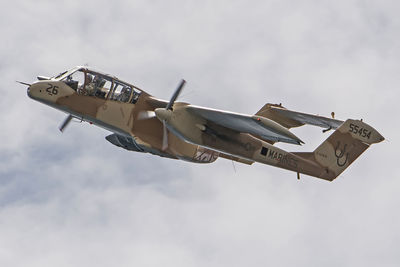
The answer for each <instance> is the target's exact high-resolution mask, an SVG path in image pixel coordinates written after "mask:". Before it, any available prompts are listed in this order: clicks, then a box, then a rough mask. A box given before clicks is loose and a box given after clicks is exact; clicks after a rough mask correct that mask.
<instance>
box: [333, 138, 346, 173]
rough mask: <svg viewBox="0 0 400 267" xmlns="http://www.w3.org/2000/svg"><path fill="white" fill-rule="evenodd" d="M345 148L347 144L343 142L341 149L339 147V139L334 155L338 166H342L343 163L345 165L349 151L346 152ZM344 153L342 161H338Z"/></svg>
mask: <svg viewBox="0 0 400 267" xmlns="http://www.w3.org/2000/svg"><path fill="white" fill-rule="evenodd" d="M346 149H347V144H344V146H343V149H340V141H338V142H337V145H336V147H335V157H336V164H337V165H338V166H339V167H343V166H344V165H346V163H347V160H348V159H349V153H348V152H347V153H346ZM345 153H346V157H345V159H344V162H343V160H342V162H340V161H341V159H342V158H343V157H344V155H345Z"/></svg>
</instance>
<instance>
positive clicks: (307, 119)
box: [256, 104, 343, 129]
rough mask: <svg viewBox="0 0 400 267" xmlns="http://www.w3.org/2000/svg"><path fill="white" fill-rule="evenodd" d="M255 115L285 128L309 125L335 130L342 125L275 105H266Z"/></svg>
mask: <svg viewBox="0 0 400 267" xmlns="http://www.w3.org/2000/svg"><path fill="white" fill-rule="evenodd" d="M256 115H259V116H263V117H266V118H269V119H271V120H273V121H275V122H277V123H279V124H281V125H283V126H285V127H286V128H292V127H298V126H302V125H304V124H309V125H314V126H319V127H322V128H326V129H336V128H338V127H339V126H340V125H342V123H343V121H341V120H336V119H331V118H327V117H323V116H319V115H312V114H307V113H302V112H297V111H293V110H289V109H286V108H284V107H282V106H281V105H275V104H266V105H265V106H264V107H263V108H262V109H260V111H258V112H257V113H256Z"/></svg>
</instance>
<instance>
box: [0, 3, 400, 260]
mask: <svg viewBox="0 0 400 267" xmlns="http://www.w3.org/2000/svg"><path fill="white" fill-rule="evenodd" d="M110 2H111V1H110ZM0 3H1V7H2V11H3V13H2V16H1V17H0V34H1V37H2V41H1V42H0V59H1V60H0V78H1V82H2V85H1V87H0V88H1V89H0V92H1V94H2V95H1V97H0V112H1V113H0V114H1V115H0V123H1V129H2V130H1V131H0V138H1V140H2V142H0V157H1V161H0V266H41V267H42V266H100V267H102V266H268V265H269V266H398V265H399V263H400V254H399V245H400V244H399V243H400V232H399V227H398V225H400V212H399V208H400V195H399V193H398V192H399V189H400V188H399V187H400V181H399V171H400V166H399V164H398V155H397V153H395V152H396V149H399V148H400V144H399V141H398V140H397V137H398V133H399V130H400V127H399V126H398V121H399V119H398V113H397V112H398V110H399V109H398V99H399V97H400V93H399V87H400V75H399V71H400V37H399V36H400V17H399V16H398V11H399V10H400V4H399V2H398V1H394V0H393V1H362V0H343V1H342V0H337V1H317V0H303V1H288V0H287V1H286V0H279V1H273V0H265V1H222V0H221V1H207V0H205V1H178V0H171V1H157V0H152V1H149V0H133V1H124V0H115V1H112V2H111V3H109V1H91V0H88V1H75V0H70V1H50V0H48V1H45V0H39V1H19V0H15V1H5V0H1V1H0ZM83 64H88V65H89V66H91V67H94V68H96V69H98V70H102V71H104V72H108V73H112V74H114V75H116V76H118V77H120V78H121V79H123V80H126V81H129V82H131V83H133V84H135V85H137V86H138V87H140V88H142V89H144V90H146V91H147V92H149V93H151V94H153V95H155V96H158V97H160V98H164V99H168V98H169V97H170V95H171V94H172V92H173V90H174V89H175V87H176V85H177V83H178V82H179V80H180V79H181V78H185V79H186V80H187V81H188V83H187V86H186V87H185V91H184V92H183V97H182V100H185V101H188V102H191V103H193V104H197V105H202V106H208V107H213V108H219V109H226V110H231V111H237V112H242V113H249V114H253V113H255V112H256V111H257V110H258V109H259V108H261V107H262V106H263V105H264V104H265V103H267V102H272V103H283V105H284V106H286V107H288V108H291V109H294V110H298V111H303V112H309V113H315V114H321V115H326V116H329V114H330V112H331V111H335V113H336V115H337V118H339V119H347V118H354V119H359V118H363V119H364V120H365V121H366V122H367V123H369V124H371V125H372V126H374V127H375V128H376V129H377V130H378V131H380V132H381V133H382V135H383V136H385V137H386V139H387V140H386V141H385V142H383V143H381V144H378V145H373V146H372V147H371V148H370V149H369V150H367V151H366V152H365V153H364V154H363V155H362V156H361V157H360V158H359V159H358V160H357V161H356V162H355V163H354V164H353V165H352V166H351V167H350V168H349V169H347V170H346V171H345V172H344V173H343V174H342V175H341V176H340V177H339V178H338V179H337V180H335V181H334V182H332V183H329V182H325V181H321V180H319V179H315V178H311V177H307V176H303V177H302V179H301V180H300V181H297V180H296V174H295V173H292V172H289V171H285V170H280V169H276V168H272V167H270V166H267V165H262V164H254V165H253V166H245V165H240V164H235V166H234V167H233V165H232V162H230V161H226V160H223V159H220V160H218V161H217V162H215V163H213V164H210V165H195V164H189V163H186V162H180V161H174V160H168V159H161V158H159V157H155V156H151V155H146V154H139V153H134V152H128V151H124V150H122V149H120V148H117V147H115V146H112V145H111V144H110V143H108V142H107V141H106V140H105V139H104V137H105V136H106V135H108V134H109V133H108V132H106V131H104V130H102V129H100V128H98V127H95V126H91V125H88V124H78V123H71V125H70V127H69V128H68V129H67V131H66V132H65V133H63V134H60V132H59V131H58V129H57V128H58V126H59V125H60V123H61V122H62V120H63V119H64V117H65V114H63V113H61V112H59V111H57V110H53V109H51V108H49V107H47V106H44V105H41V104H39V103H37V102H35V101H33V100H31V99H29V98H28V97H27V96H26V87H24V86H21V85H18V84H16V83H15V80H23V81H26V82H32V81H34V80H35V77H36V76H37V75H54V74H57V73H59V72H61V71H63V70H66V69H69V68H71V67H73V66H75V65H83ZM295 133H296V134H297V135H299V137H300V138H301V139H302V140H304V141H305V142H306V145H304V146H303V147H301V148H298V147H291V146H282V145H281V147H284V148H285V149H289V150H296V149H297V150H301V151H312V150H313V149H314V148H315V147H316V146H318V144H319V143H321V142H322V141H323V140H324V139H325V138H327V134H322V133H321V130H320V129H316V128H307V129H298V130H296V131H295Z"/></svg>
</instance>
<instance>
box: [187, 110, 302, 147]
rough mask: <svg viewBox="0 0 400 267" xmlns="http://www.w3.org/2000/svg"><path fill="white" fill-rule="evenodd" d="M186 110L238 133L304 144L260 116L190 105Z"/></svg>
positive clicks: (287, 131)
mask: <svg viewBox="0 0 400 267" xmlns="http://www.w3.org/2000/svg"><path fill="white" fill-rule="evenodd" d="M185 109H186V110H187V111H188V112H189V113H191V114H192V115H196V116H199V117H201V118H203V119H205V120H206V121H207V122H212V123H215V124H217V125H219V126H223V127H225V128H228V129H230V130H233V131H235V132H238V133H247V134H251V135H253V136H256V137H258V138H261V139H263V140H266V141H270V142H285V143H292V144H300V143H303V141H301V140H300V139H299V138H298V137H297V136H295V135H294V134H293V133H291V132H290V131H289V130H288V129H287V128H285V127H283V126H282V125H280V124H278V123H276V122H274V121H272V120H270V119H267V118H263V117H260V116H256V115H253V116H252V115H245V114H239V113H233V112H227V111H222V110H216V109H208V108H203V107H197V106H192V105H189V106H187V107H185Z"/></svg>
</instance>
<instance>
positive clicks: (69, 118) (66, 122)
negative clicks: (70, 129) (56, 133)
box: [59, 114, 74, 132]
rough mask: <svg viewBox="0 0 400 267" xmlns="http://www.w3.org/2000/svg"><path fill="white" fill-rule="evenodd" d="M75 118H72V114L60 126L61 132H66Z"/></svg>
mask: <svg viewBox="0 0 400 267" xmlns="http://www.w3.org/2000/svg"><path fill="white" fill-rule="evenodd" d="M73 118H74V117H72V115H71V114H70V115H68V117H67V118H66V119H65V120H64V122H63V123H62V124H61V126H60V128H59V129H60V132H63V131H64V130H65V128H66V127H67V126H68V124H69V123H70V122H71V120H72V119H73Z"/></svg>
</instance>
